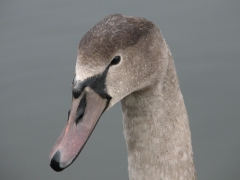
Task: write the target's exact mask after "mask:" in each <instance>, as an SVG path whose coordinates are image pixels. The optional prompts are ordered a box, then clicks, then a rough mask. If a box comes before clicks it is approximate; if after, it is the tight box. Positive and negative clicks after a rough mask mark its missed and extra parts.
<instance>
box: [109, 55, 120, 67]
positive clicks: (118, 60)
mask: <svg viewBox="0 0 240 180" xmlns="http://www.w3.org/2000/svg"><path fill="white" fill-rule="evenodd" d="M120 60H121V57H120V56H115V57H114V58H113V60H112V61H111V63H110V65H116V64H118V63H119V62H120Z"/></svg>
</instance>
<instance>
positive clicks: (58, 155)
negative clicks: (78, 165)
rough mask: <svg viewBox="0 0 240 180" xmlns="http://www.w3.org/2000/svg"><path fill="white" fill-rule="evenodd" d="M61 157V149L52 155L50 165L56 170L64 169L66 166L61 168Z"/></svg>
mask: <svg viewBox="0 0 240 180" xmlns="http://www.w3.org/2000/svg"><path fill="white" fill-rule="evenodd" d="M60 158H61V153H60V151H57V152H56V153H55V154H54V156H53V157H52V160H51V163H50V166H51V168H52V169H53V170H54V171H57V172H59V171H62V170H63V169H64V168H61V167H60V164H59V163H60Z"/></svg>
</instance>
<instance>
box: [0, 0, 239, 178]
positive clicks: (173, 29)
mask: <svg viewBox="0 0 240 180" xmlns="http://www.w3.org/2000/svg"><path fill="white" fill-rule="evenodd" d="M239 9H240V1H239V0H229V1H224V0H211V1H208V0H202V1H193V0H192V1H191V0H182V1H164V2H162V1H159V0H155V1H154V0H153V1H143V0H121V1H117V0H100V1H92V0H82V1H80V0H72V1H63V0H52V1H47V0H42V1H31V0H14V1H7V0H2V1H1V2H0V138H1V139H0V179H1V180H5V179H6V180H32V179H34V180H43V179H51V180H65V179H86V180H91V179H114V180H123V179H128V171H127V151H126V144H125V140H124V136H123V128H122V114H121V106H120V103H118V104H117V105H115V106H114V107H113V108H111V109H110V110H109V111H107V112H106V113H104V115H103V116H102V117H101V119H100V121H99V123H98V125H97V127H96V128H95V131H94V132H93V134H92V136H91V138H90V139H89V141H88V143H87V144H86V146H85V147H84V149H83V151H82V153H81V154H80V156H79V157H78V159H77V160H76V161H75V162H74V163H73V164H72V165H71V166H70V167H69V168H67V169H66V170H64V171H63V172H60V173H56V172H54V171H53V170H52V169H51V168H50V167H49V159H48V155H49V153H50V151H51V148H52V146H53V144H54V143H55V141H56V140H57V138H58V136H59V135H60V133H61V131H62V129H63V127H64V124H65V123H66V121H67V112H68V110H69V108H70V104H71V82H72V79H73V76H74V68H75V62H76V57H77V48H78V43H79V41H80V39H81V38H82V36H83V35H84V34H85V33H86V32H87V31H88V30H89V29H90V28H91V27H92V26H94V25H95V24H96V23H97V22H98V21H100V20H101V19H102V18H103V17H105V16H107V15H109V14H112V13H121V14H124V15H129V16H140V17H144V18H146V19H148V20H151V21H153V22H154V23H155V24H156V25H158V26H159V27H160V29H161V31H162V34H163V36H164V38H165V39H166V41H167V43H168V44H169V46H170V49H171V52H172V54H173V57H174V60H175V64H176V68H177V72H178V75H179V79H180V85H181V90H182V93H183V96H184V99H185V103H186V106H187V110H188V114H189V120H190V126H191V132H192V141H193V151H194V160H195V165H196V170H197V176H198V179H199V180H202V179H203V180H213V179H217V180H226V179H240V171H239V167H240V156H239V152H240V130H239V127H240V121H239V116H240V108H239V107H240V106H239V105H240V96H239V92H240V81H239V79H240V70H239V69H240V58H239V57H240V48H239V47H240V23H239V19H240V10H239Z"/></svg>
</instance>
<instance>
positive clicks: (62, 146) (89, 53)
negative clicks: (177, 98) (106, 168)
mask: <svg viewBox="0 0 240 180" xmlns="http://www.w3.org/2000/svg"><path fill="white" fill-rule="evenodd" d="M168 55H169V54H168V53H167V47H166V44H165V41H164V39H163V38H162V36H161V34H160V32H159V29H158V28H157V27H156V26H155V25H154V24H153V23H152V22H150V21H147V20H146V19H144V18H137V17H126V16H123V15H120V14H114V15H110V16H107V17H106V18H104V19H103V20H102V21H100V22H99V23H98V24H96V25H95V26H94V27H93V28H92V29H90V30H89V31H88V32H87V33H86V34H85V35H84V37H83V38H82V40H81V41H80V44H79V49H78V56H77V62H76V68H75V77H74V80H73V83H72V94H73V96H72V106H71V109H70V111H69V117H68V121H67V124H66V126H65V128H64V129H63V132H62V134H61V135H60V137H59V138H58V140H57V142H56V143H55V145H54V147H53V149H52V152H51V153H50V160H51V163H50V165H51V167H52V168H53V169H54V170H55V171H61V170H63V169H65V168H66V167H68V166H69V165H70V164H71V163H72V162H73V161H74V160H75V159H76V158H77V156H78V155H79V153H80V152H81V150H82V148H83V147H84V145H85V143H86V142H87V140H88V138H89V137H90V135H91V133H92V131H93V129H94V127H95V125H96V124H97V122H98V120H99V118H100V116H101V115H102V113H103V112H104V111H105V110H106V109H109V108H110V107H112V106H113V105H114V104H116V103H117V102H118V101H120V100H121V99H123V98H124V97H126V96H127V95H129V94H131V93H133V92H135V91H139V90H142V89H144V88H147V87H148V86H151V85H153V84H154V83H156V81H159V80H161V76H160V77H159V73H156V72H157V71H158V70H159V69H160V68H161V73H162V76H163V74H164V73H165V72H166V67H167V63H168V61H167V57H168ZM156 74H158V76H157V75H156Z"/></svg>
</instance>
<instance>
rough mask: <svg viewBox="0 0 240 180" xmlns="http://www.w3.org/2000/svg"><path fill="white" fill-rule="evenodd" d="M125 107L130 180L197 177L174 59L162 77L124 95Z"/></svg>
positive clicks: (123, 103) (123, 104) (124, 115)
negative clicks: (146, 86) (149, 84)
mask: <svg viewBox="0 0 240 180" xmlns="http://www.w3.org/2000/svg"><path fill="white" fill-rule="evenodd" d="M160 79H161V78H160ZM122 109H123V126H124V135H125V139H126V143H127V150H128V171H129V177H130V179H131V180H146V179H195V168H194V164H193V153H192V145H191V134H190V129H189V122H188V116H187V111H186V108H185V104H184V100H183V97H182V94H181V91H180V88H179V82H178V77H177V74H176V70H175V67H174V62H173V60H172V59H170V60H169V63H168V67H167V70H166V74H165V76H164V77H163V78H162V80H159V82H157V83H156V84H155V85H152V86H150V87H148V88H145V89H142V90H140V91H137V92H134V93H132V94H130V95H128V96H127V97H125V98H124V99H123V100H122Z"/></svg>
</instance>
